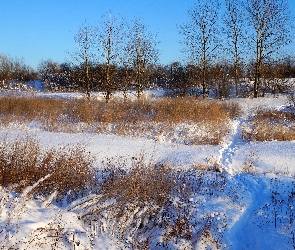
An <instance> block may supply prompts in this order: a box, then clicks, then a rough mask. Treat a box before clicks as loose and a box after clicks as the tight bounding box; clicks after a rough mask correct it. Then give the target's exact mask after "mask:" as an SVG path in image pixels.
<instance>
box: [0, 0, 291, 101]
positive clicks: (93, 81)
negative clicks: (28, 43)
mask: <svg viewBox="0 0 295 250" xmlns="http://www.w3.org/2000/svg"><path fill="white" fill-rule="evenodd" d="M221 7H223V8H221ZM221 10H222V11H221ZM292 24H293V20H292V18H291V14H290V11H289V9H288V2H287V0H267V1H266V0H224V1H223V4H221V2H220V0H196V1H195V4H194V6H193V7H192V8H191V9H189V10H188V21H187V22H186V23H184V24H181V25H180V26H179V27H178V30H179V33H180V35H181V37H182V41H181V44H182V52H183V55H184V56H185V59H184V62H177V61H176V62H172V63H170V64H169V65H160V64H159V63H158V58H159V50H158V49H157V45H158V43H159V42H158V41H157V35H156V34H152V33H151V32H149V31H148V27H147V26H146V25H144V24H143V22H142V21H141V20H140V19H135V20H133V21H132V22H130V23H127V22H126V21H125V20H124V18H117V17H115V16H113V15H111V14H109V15H105V16H103V17H102V18H101V21H100V23H99V24H98V25H97V26H92V25H89V24H88V23H86V22H85V23H84V24H83V25H82V26H81V27H80V28H79V30H78V32H77V34H76V35H75V37H74V41H75V43H76V48H77V49H76V51H73V52H70V53H69V54H70V60H69V62H64V63H61V64H59V63H56V62H53V61H51V60H45V61H42V62H41V63H40V64H39V66H38V72H37V73H38V74H39V76H40V77H41V78H42V81H43V82H44V86H45V87H46V88H47V89H49V90H58V91H61V90H63V91H75V90H79V91H85V92H86V94H87V96H88V97H90V93H91V91H102V92H103V93H105V99H106V101H108V100H109V99H110V97H111V95H112V93H113V92H114V91H117V90H120V91H123V92H124V93H125V94H126V92H127V91H128V90H136V91H137V95H138V97H140V95H141V93H142V90H143V89H144V88H154V87H157V88H159V87H160V88H165V89H167V90H170V92H171V93H172V94H174V95H188V94H194V95H200V96H203V98H205V97H206V96H209V95H210V96H212V95H214V96H215V97H218V98H226V97H230V95H231V93H234V95H235V96H237V97H238V96H247V95H252V96H254V97H258V96H263V95H264V94H265V93H267V92H271V93H274V94H275V93H277V92H283V91H287V90H288V88H290V86H289V85H288V84H289V83H290V82H289V81H288V78H292V77H295V58H294V57H293V56H291V54H288V53H286V52H285V51H284V48H285V47H286V45H288V44H290V43H291V42H292V36H291V27H292ZM2 57H3V58H4V57H5V56H2ZM1 60H2V59H1ZM2 65H4V64H1V65H0V67H1V72H0V73H1V74H0V77H1V79H0V80H2V81H3V83H4V79H5V77H6V78H7V73H5V72H6V71H7V70H8V71H9V70H11V71H12V72H14V71H15V72H16V70H14V69H13V70H12V68H9V67H8V68H7V67H6V68H5V70H4V67H3V66H2ZM23 69H24V71H23V72H28V71H29V72H32V70H31V69H30V70H28V68H26V67H23ZM12 75H13V74H12ZM12 75H10V78H11V77H12ZM29 76H30V77H32V76H33V75H29ZM13 77H16V76H13ZM23 79H25V78H24V77H23Z"/></svg>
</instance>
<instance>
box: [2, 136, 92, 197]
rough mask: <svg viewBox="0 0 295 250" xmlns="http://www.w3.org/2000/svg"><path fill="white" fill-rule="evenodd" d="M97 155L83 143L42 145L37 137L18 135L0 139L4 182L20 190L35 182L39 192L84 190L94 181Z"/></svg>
mask: <svg viewBox="0 0 295 250" xmlns="http://www.w3.org/2000/svg"><path fill="white" fill-rule="evenodd" d="M92 163H93V157H92V156H91V155H89V153H88V152H86V150H85V148H84V147H83V146H82V145H77V146H64V147H59V148H49V149H46V150H44V149H42V148H41V147H40V145H39V143H38V142H37V141H36V139H35V138H33V137H30V136H27V135H26V136H18V137H17V138H15V139H13V140H11V139H8V138H4V139H2V140H1V142H0V185H1V186H2V187H8V188H10V189H13V190H15V191H17V192H21V191H22V190H23V189H24V188H26V187H28V186H32V185H34V184H35V183H36V182H38V181H39V180H40V179H42V178H44V177H46V178H45V179H44V180H43V181H42V182H40V184H39V185H38V186H37V187H36V188H35V189H34V192H35V193H39V194H42V195H49V194H51V193H53V192H56V193H57V196H63V195H66V194H67V193H68V192H80V191H81V190H83V189H86V188H87V187H88V186H89V185H90V183H91V182H92V181H93V177H94V176H93V169H92Z"/></svg>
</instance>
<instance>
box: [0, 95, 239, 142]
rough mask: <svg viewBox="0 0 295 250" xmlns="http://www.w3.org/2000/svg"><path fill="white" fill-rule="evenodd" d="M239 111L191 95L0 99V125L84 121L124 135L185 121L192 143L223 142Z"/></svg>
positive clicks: (50, 126)
mask: <svg viewBox="0 0 295 250" xmlns="http://www.w3.org/2000/svg"><path fill="white" fill-rule="evenodd" d="M238 115H239V107H238V106H237V105H234V104H227V103H226V102H220V101H217V100H199V99H195V98H163V99H159V100H146V99H140V100H136V101H131V100H129V101H125V102H123V101H120V100H112V101H110V102H109V103H105V102H104V101H98V100H91V101H88V100H84V99H58V98H40V97H39V98H38V97H16V96H5V97H1V98H0V122H1V124H2V125H7V124H9V123H10V122H18V123H28V122H39V123H40V124H41V126H42V127H43V128H44V129H45V130H50V131H64V132H77V131H78V130H79V129H81V127H80V126H79V124H81V123H82V124H83V127H84V129H85V130H88V131H91V132H98V133H105V132H107V133H109V132H111V133H115V134H119V135H128V136H145V135H151V134H152V133H156V135H155V137H157V136H159V135H162V136H166V135H167V134H171V133H174V130H175V127H176V126H177V125H179V124H188V125H195V127H197V132H196V133H195V135H187V137H190V140H189V142H188V143H190V144H219V143H221V141H222V138H223V137H224V136H225V135H226V134H227V132H228V123H229V122H230V120H231V119H232V118H233V117H235V116H238ZM185 129H188V128H185ZM153 131H155V132H153ZM79 132H80V131H79ZM183 141H187V138H184V139H183Z"/></svg>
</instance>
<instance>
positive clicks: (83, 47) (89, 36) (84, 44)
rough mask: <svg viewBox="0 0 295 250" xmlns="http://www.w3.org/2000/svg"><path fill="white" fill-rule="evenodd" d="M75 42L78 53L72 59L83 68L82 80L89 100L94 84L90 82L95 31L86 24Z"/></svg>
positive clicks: (80, 29) (76, 36)
mask: <svg viewBox="0 0 295 250" xmlns="http://www.w3.org/2000/svg"><path fill="white" fill-rule="evenodd" d="M74 40H75V42H76V45H77V51H76V52H75V53H73V54H72V57H73V58H74V59H75V61H76V62H77V63H78V65H79V66H80V67H82V68H83V73H82V77H81V78H82V79H83V85H84V86H85V88H86V95H87V98H88V99H90V92H91V89H92V84H91V81H90V75H89V70H90V64H91V63H92V62H91V58H92V57H93V54H92V49H93V45H94V30H93V28H92V27H91V26H89V25H88V24H87V23H84V24H83V25H82V26H81V27H80V28H79V30H78V33H77V34H76V35H75V37H74Z"/></svg>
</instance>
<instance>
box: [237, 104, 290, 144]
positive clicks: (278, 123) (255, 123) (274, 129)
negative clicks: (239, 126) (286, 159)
mask: <svg viewBox="0 0 295 250" xmlns="http://www.w3.org/2000/svg"><path fill="white" fill-rule="evenodd" d="M294 120H295V115H294V114H293V113H290V112H283V111H276V110H263V109H260V110H258V111H257V113H256V115H255V116H254V118H253V119H252V120H251V121H250V126H251V128H250V129H247V131H246V130H245V129H244V131H243V132H242V133H243V136H244V138H245V139H248V140H256V141H272V140H277V141H291V140H295V126H294V125H295V124H294Z"/></svg>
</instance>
